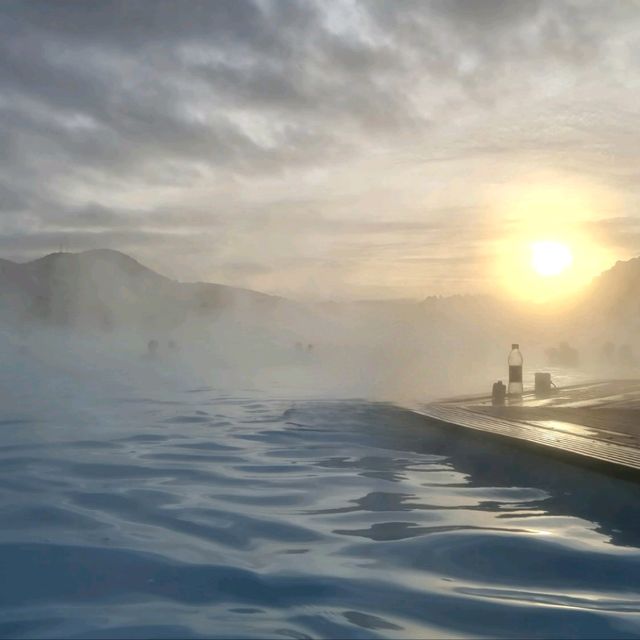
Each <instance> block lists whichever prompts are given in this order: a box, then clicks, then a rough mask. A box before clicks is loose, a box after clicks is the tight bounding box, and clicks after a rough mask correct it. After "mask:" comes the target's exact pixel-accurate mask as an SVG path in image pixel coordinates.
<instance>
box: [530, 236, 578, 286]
mask: <svg viewBox="0 0 640 640" xmlns="http://www.w3.org/2000/svg"><path fill="white" fill-rule="evenodd" d="M572 263H573V256H572V254H571V251H570V249H569V247H567V245H565V244H562V243H561V242H553V241H550V240H544V241H542V242H534V243H533V244H532V245H531V266H532V267H533V268H534V269H535V270H536V272H537V273H538V274H540V275H541V276H544V277H549V276H557V275H559V274H560V273H562V272H563V271H564V270H565V269H567V268H569V267H570V266H571V264H572Z"/></svg>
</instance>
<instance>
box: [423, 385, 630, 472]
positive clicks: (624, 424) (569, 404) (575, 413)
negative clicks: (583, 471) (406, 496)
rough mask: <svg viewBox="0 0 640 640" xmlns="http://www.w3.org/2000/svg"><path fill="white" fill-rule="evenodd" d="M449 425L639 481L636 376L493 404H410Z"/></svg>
mask: <svg viewBox="0 0 640 640" xmlns="http://www.w3.org/2000/svg"><path fill="white" fill-rule="evenodd" d="M414 410H415V411H417V412H418V413H420V414H422V415H425V416H428V417H430V418H433V419H435V420H438V421H439V422H442V423H446V424H447V425H449V426H451V427H459V428H464V429H471V430H473V431H475V432H476V433H477V432H483V433H485V434H487V435H489V436H495V437H500V438H503V439H505V438H506V439H509V440H512V441H513V442H514V444H520V445H527V446H532V447H536V448H538V449H539V450H542V451H544V452H545V453H548V454H553V455H561V456H563V457H566V458H570V459H572V460H573V461H575V462H579V463H582V464H590V465H592V466H598V467H601V468H603V469H604V470H606V471H608V472H612V473H617V474H620V475H625V476H628V477H632V478H633V479H638V480H640V380H607V381H602V382H593V383H589V384H581V385H576V386H572V387H566V388H563V389H559V390H558V392H557V393H555V394H553V395H550V396H548V397H545V398H539V397H536V396H535V395H534V394H533V393H525V395H524V396H523V397H522V399H521V401H519V402H511V403H509V404H507V405H505V406H492V404H491V398H490V397H488V396H474V397H466V398H453V399H450V400H443V401H440V402H434V403H431V404H427V405H420V406H418V407H414Z"/></svg>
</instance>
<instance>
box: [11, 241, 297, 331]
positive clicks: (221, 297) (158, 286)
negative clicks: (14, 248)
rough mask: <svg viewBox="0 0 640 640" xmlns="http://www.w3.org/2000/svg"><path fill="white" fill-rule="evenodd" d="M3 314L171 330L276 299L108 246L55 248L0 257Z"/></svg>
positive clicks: (270, 306)
mask: <svg viewBox="0 0 640 640" xmlns="http://www.w3.org/2000/svg"><path fill="white" fill-rule="evenodd" d="M0 298H1V299H2V301H3V304H2V317H3V319H4V320H8V321H12V322H21V323H22V322H37V323H45V324H52V325H58V326H70V327H79V328H85V329H97V330H102V331H110V330H112V329H114V328H116V327H118V326H124V325H126V326H137V327H141V328H146V329H155V328H159V329H160V328H165V329H169V328H171V327H174V326H178V325H179V324H181V323H182V322H183V321H184V320H185V319H186V318H188V317H190V316H194V317H215V316H216V314H219V313H221V312H222V311H227V312H231V313H233V312H242V313H244V314H247V313H248V314H252V313H259V314H262V315H264V314H268V313H269V312H270V311H273V310H274V309H275V308H277V307H278V306H279V305H280V304H287V305H291V304H293V303H291V302H289V301H285V300H284V299H282V298H278V297H276V296H270V295H267V294H263V293H258V292H256V291H251V290H248V289H241V288H237V287H231V286H227V285H222V284H212V283H201V282H200V283H181V282H177V281H175V280H171V279H170V278H167V277H165V276H163V275H161V274H159V273H156V272H155V271H153V270H151V269H149V268H148V267H145V266H144V265H142V264H140V263H139V262H138V261H137V260H135V259H134V258H132V257H130V256H128V255H126V254H124V253H121V252H119V251H113V250H110V249H98V250H92V251H85V252H82V253H52V254H50V255H47V256H44V257H42V258H39V259H37V260H33V261H31V262H26V263H15V262H11V261H9V260H0Z"/></svg>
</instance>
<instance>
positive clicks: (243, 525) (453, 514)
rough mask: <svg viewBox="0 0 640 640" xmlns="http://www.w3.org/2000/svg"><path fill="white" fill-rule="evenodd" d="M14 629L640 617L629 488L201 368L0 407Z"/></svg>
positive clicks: (5, 588) (357, 626) (453, 625)
mask: <svg viewBox="0 0 640 640" xmlns="http://www.w3.org/2000/svg"><path fill="white" fill-rule="evenodd" d="M0 429H1V430H2V431H1V433H2V439H1V441H0V442H1V444H0V489H1V503H0V507H1V514H0V515H1V519H2V520H1V521H2V528H1V532H0V572H1V575H2V579H1V580H0V635H1V636H3V637H15V638H19V637H30V638H47V637H71V638H99V637H118V636H119V637H134V638H138V637H140V638H147V637H154V638H164V637H167V638H173V637H181V638H191V637H193V638H197V637H225V638H228V637H231V638H234V637H247V636H252V637H273V638H279V637H280V638H307V637H314V638H315V637H341V638H386V637H389V638H406V637H429V636H432V637H438V638H443V637H466V636H483V637H487V636H488V637H506V638H513V637H526V638H537V637H541V638H555V637H580V638H602V637H616V638H617V637H620V638H622V637H638V635H640V550H639V548H638V547H639V546H640V528H639V527H638V523H640V501H639V500H638V487H637V486H634V485H633V484H630V483H628V482H625V481H622V480H617V479H612V478H607V477H606V476H603V475H599V474H598V473H595V472H591V471H586V470H583V469H579V468H574V467H572V466H570V465H566V464H564V463H561V462H558V461H550V460H545V459H544V458H542V457H539V456H537V455H535V454H533V453H527V452H521V451H517V450H514V449H512V448H510V447H508V446H505V445H500V444H496V443H479V442H478V441H469V440H467V439H465V438H464V437H463V436H460V434H457V433H449V432H447V431H446V429H443V428H442V427H438V426H437V425H434V424H430V423H429V422H428V421H426V420H425V419H424V418H422V417H419V416H415V415H413V414H411V413H409V412H407V411H404V410H402V409H399V408H396V407H393V406H390V405H387V404H382V403H370V402H364V401H344V400H341V401H318V400H302V399H296V400H289V399H287V398H279V399H273V398H269V397H268V395H267V394H262V393H260V392H257V391H247V392H245V393H233V394H230V393H228V392H221V391H216V390H215V389H208V388H198V389H184V390H177V391H174V392H171V393H163V394H162V396H161V397H154V396H153V395H150V396H149V397H146V396H145V395H141V394H135V393H133V392H131V395H130V396H125V397H118V398H112V399H107V398H105V399H104V401H103V402H102V403H101V404H100V405H99V406H98V407H97V408H94V410H93V412H88V413H87V412H85V413H83V414H82V419H78V420H76V421H61V420H57V419H55V418H52V419H51V420H50V421H47V420H44V421H43V420H29V419H26V418H24V417H22V418H20V419H18V418H16V419H15V420H12V419H11V418H10V417H8V418H7V419H6V420H3V422H2V425H1V426H0Z"/></svg>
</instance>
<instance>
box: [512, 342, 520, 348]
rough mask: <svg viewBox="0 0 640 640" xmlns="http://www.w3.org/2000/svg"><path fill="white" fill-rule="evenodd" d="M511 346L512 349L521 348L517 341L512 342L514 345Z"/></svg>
mask: <svg viewBox="0 0 640 640" xmlns="http://www.w3.org/2000/svg"><path fill="white" fill-rule="evenodd" d="M511 348H512V349H519V348H520V345H519V344H515V343H514V344H512V345H511Z"/></svg>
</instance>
